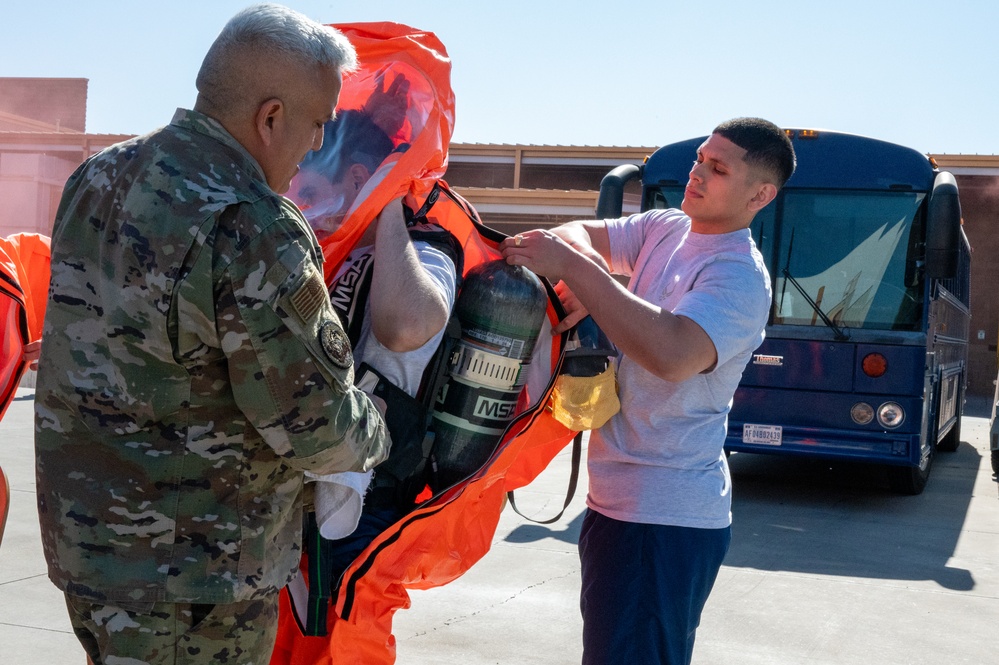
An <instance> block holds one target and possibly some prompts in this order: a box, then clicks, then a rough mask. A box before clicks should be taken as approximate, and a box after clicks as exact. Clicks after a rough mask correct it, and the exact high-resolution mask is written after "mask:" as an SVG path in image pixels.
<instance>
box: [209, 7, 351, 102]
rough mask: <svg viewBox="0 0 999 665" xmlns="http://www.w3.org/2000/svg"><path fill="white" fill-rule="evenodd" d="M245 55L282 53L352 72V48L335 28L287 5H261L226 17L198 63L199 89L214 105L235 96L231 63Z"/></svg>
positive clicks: (303, 61)
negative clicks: (217, 34) (228, 17)
mask: <svg viewBox="0 0 999 665" xmlns="http://www.w3.org/2000/svg"><path fill="white" fill-rule="evenodd" d="M246 53H257V54H268V55H273V56H278V57H281V56H283V57H285V58H287V59H288V60H290V61H291V62H294V63H297V64H301V65H302V66H304V67H313V66H317V67H322V68H328V69H332V70H334V71H337V72H339V73H340V74H349V73H351V72H353V71H356V70H357V66H358V65H357V52H356V51H355V50H354V46H353V45H352V44H351V43H350V42H349V41H348V40H347V38H346V37H345V36H344V35H343V33H341V32H340V31H339V30H336V29H335V28H332V27H330V26H326V25H323V24H322V23H319V22H317V21H314V20H312V19H310V18H309V17H307V16H304V15H303V14H300V13H298V12H296V11H294V10H292V9H289V8H288V7H284V6H282V5H277V4H270V3H263V4H257V5H252V6H250V7H247V8H246V9H243V10H242V11H240V12H239V13H238V14H236V15H235V16H233V17H232V18H231V19H229V22H228V23H226V24H225V27H223V28H222V32H220V33H219V36H218V37H216V38H215V42H214V43H213V44H212V46H211V48H210V49H208V53H207V54H206V55H205V59H204V61H203V62H202V64H201V70H200V71H199V72H198V78H197V87H198V91H199V92H200V93H201V94H202V95H205V96H207V97H208V98H210V99H211V100H212V101H213V102H214V105H216V106H218V105H220V103H221V105H223V106H228V105H229V104H230V103H232V102H234V101H236V100H237V99H238V98H239V94H238V92H237V91H236V90H234V89H233V88H234V86H240V85H241V82H239V81H234V80H233V74H234V71H235V67H236V66H238V63H237V62H235V61H234V60H238V59H239V58H240V56H241V55H245V54H246Z"/></svg>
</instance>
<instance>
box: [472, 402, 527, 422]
mask: <svg viewBox="0 0 999 665" xmlns="http://www.w3.org/2000/svg"><path fill="white" fill-rule="evenodd" d="M516 408H517V403H516V402H508V401H505V400H498V399H489V398H488V397H482V396H479V398H478V399H477V400H475V415H477V416H479V417H482V418H498V419H501V420H508V419H510V418H513V416H514V414H515V413H516Z"/></svg>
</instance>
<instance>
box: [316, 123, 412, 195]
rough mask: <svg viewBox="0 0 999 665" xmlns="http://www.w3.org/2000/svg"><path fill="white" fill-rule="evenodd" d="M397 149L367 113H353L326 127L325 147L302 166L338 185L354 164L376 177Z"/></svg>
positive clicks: (324, 135) (324, 131)
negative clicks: (386, 160) (377, 172)
mask: <svg viewBox="0 0 999 665" xmlns="http://www.w3.org/2000/svg"><path fill="white" fill-rule="evenodd" d="M394 149H395V144H393V143H392V139H390V138H389V137H388V134H386V133H385V132H384V131H383V130H382V129H381V128H380V127H378V125H376V124H375V123H374V121H373V120H371V118H369V117H368V115H367V114H366V113H364V112H363V111H355V110H350V109H349V110H346V111H341V112H339V113H338V114H337V117H336V118H334V119H333V120H330V121H328V122H327V123H326V125H325V126H324V127H323V147H322V148H321V149H319V150H318V151H313V152H310V153H308V154H307V155H306V156H305V159H304V160H302V164H301V166H302V168H303V169H309V170H311V171H316V172H317V173H321V174H323V175H324V176H326V177H327V178H328V179H329V181H330V182H332V183H338V182H340V181H341V180H343V178H344V176H345V175H346V172H347V169H349V168H350V167H351V166H353V165H354V164H361V165H362V166H364V167H365V168H366V169H368V172H369V173H374V172H375V170H376V169H377V168H378V167H379V165H381V163H382V162H383V161H384V160H385V158H386V157H388V156H389V154H391V153H392V151H393V150H394Z"/></svg>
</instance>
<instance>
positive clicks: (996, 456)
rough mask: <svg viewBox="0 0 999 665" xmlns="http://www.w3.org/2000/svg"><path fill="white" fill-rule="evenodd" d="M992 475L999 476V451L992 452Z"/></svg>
mask: <svg viewBox="0 0 999 665" xmlns="http://www.w3.org/2000/svg"><path fill="white" fill-rule="evenodd" d="M992 473H993V474H995V475H997V476H999V450H993V451H992Z"/></svg>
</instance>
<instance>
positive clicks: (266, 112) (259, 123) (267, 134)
mask: <svg viewBox="0 0 999 665" xmlns="http://www.w3.org/2000/svg"><path fill="white" fill-rule="evenodd" d="M284 115H285V108H284V102H282V101H281V100H280V99H279V98H277V97H271V98H270V99H266V100H264V101H263V102H261V104H260V106H258V107H257V114H256V115H255V116H254V118H253V124H254V127H255V128H256V130H257V135H258V136H259V137H260V141H261V142H262V143H263V144H264V145H265V146H270V145H271V143H273V141H274V135H275V132H276V131H280V130H281V123H282V122H283V121H284Z"/></svg>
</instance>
